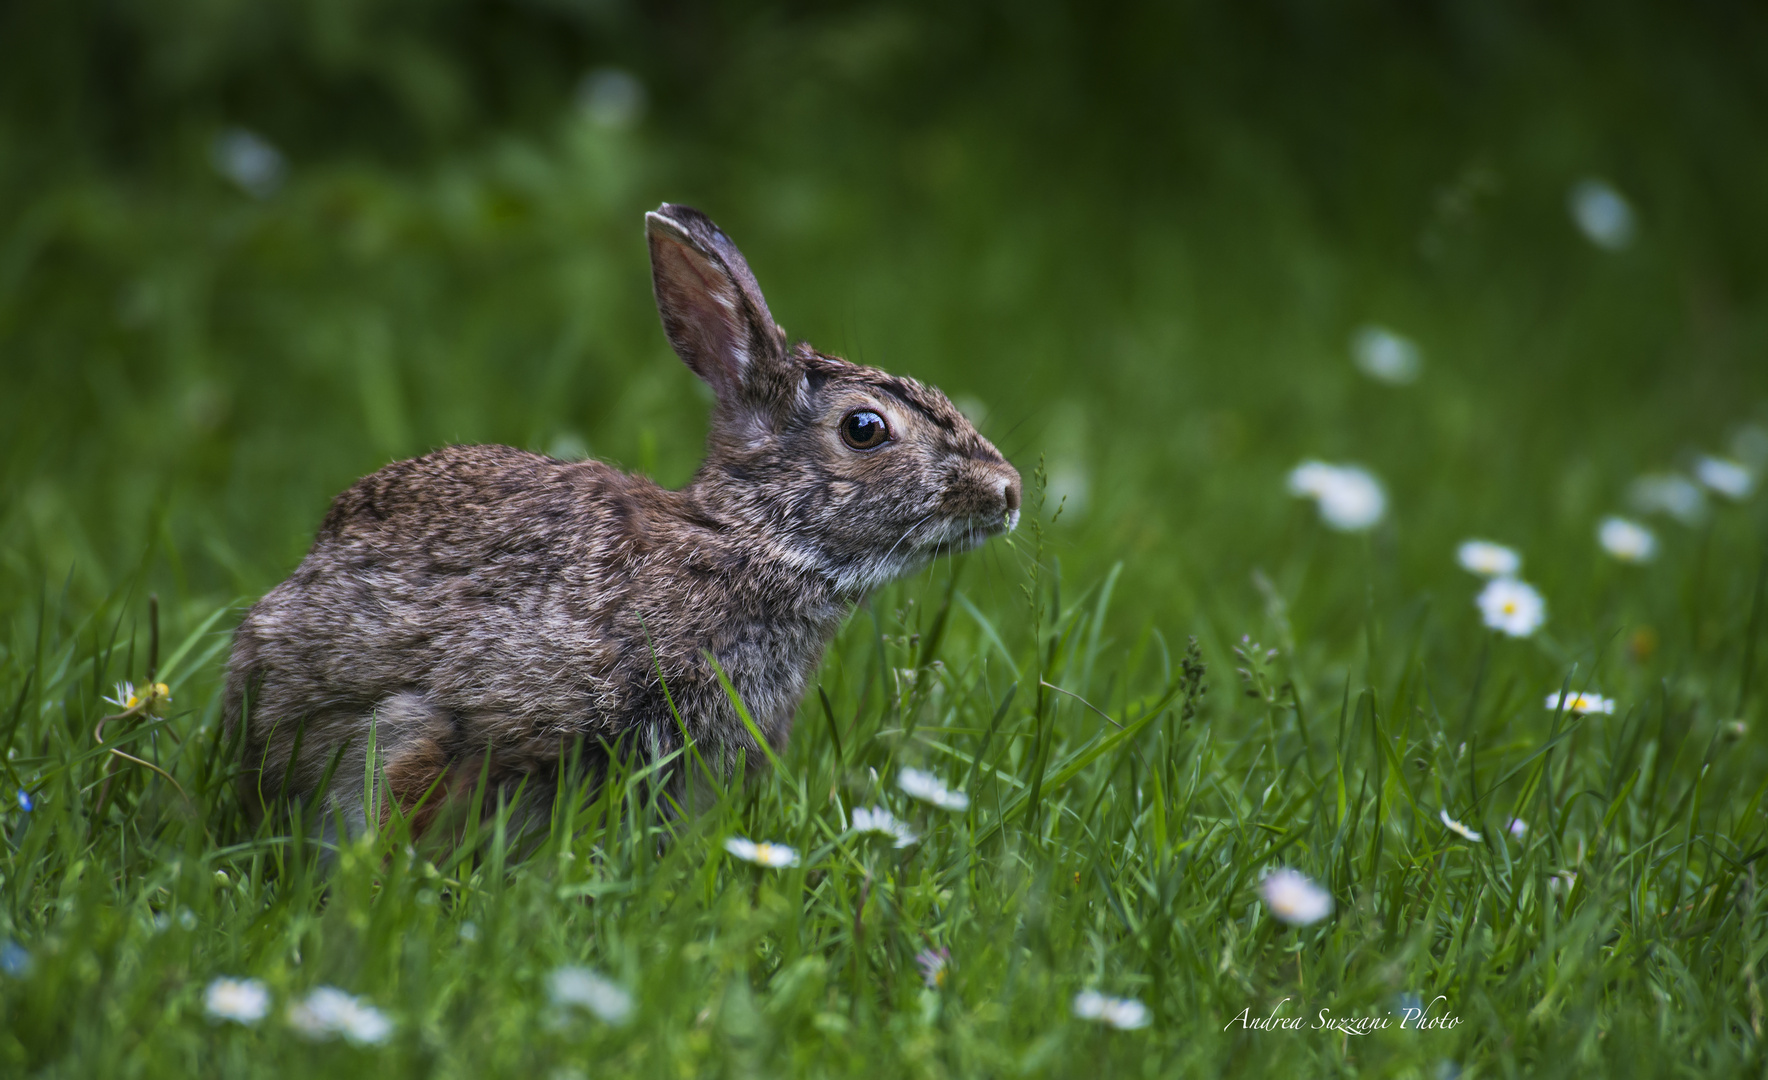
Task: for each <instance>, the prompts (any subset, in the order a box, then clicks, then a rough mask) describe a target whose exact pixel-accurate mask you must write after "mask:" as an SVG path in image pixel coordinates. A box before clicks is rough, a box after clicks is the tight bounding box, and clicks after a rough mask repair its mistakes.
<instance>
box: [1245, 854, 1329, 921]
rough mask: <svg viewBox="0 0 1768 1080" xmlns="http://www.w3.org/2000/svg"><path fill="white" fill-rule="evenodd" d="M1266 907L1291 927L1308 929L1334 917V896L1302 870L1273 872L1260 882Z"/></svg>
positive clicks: (1285, 868)
mask: <svg viewBox="0 0 1768 1080" xmlns="http://www.w3.org/2000/svg"><path fill="white" fill-rule="evenodd" d="M1259 892H1261V893H1262V894H1263V895H1264V898H1265V906H1266V907H1268V908H1270V909H1271V914H1272V915H1275V916H1276V917H1277V918H1278V919H1280V920H1282V921H1283V922H1286V923H1288V924H1289V925H1291V926H1307V925H1308V924H1309V923H1317V922H1319V921H1320V920H1321V919H1324V918H1325V917H1326V916H1328V915H1330V914H1332V894H1331V893H1329V892H1327V891H1326V890H1325V889H1322V888H1321V887H1320V886H1319V885H1317V884H1315V883H1314V880H1313V879H1312V878H1310V877H1308V876H1307V875H1306V874H1304V873H1302V872H1301V871H1300V870H1291V869H1289V868H1288V867H1284V868H1282V869H1280V870H1273V871H1271V872H1270V873H1269V874H1266V875H1265V879H1264V880H1263V881H1261V882H1259Z"/></svg>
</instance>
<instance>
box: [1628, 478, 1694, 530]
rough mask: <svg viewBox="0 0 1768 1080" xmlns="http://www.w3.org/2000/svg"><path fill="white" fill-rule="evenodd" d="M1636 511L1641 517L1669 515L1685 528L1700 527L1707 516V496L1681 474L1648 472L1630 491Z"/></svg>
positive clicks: (1635, 481)
mask: <svg viewBox="0 0 1768 1080" xmlns="http://www.w3.org/2000/svg"><path fill="white" fill-rule="evenodd" d="M1627 498H1628V500H1629V501H1630V502H1631V503H1632V504H1633V509H1635V510H1637V511H1639V512H1640V513H1641V514H1668V515H1670V516H1671V517H1673V518H1675V519H1676V520H1677V521H1680V522H1681V523H1682V524H1684V525H1699V524H1700V523H1701V522H1702V521H1703V520H1705V519H1706V516H1707V495H1706V492H1704V491H1702V490H1701V489H1700V486H1699V485H1698V484H1696V483H1695V482H1694V481H1692V480H1690V479H1689V478H1688V477H1686V476H1683V475H1681V474H1680V473H1648V474H1646V475H1645V476H1641V477H1639V478H1638V479H1637V480H1634V481H1633V484H1632V486H1631V487H1629V488H1628V489H1627Z"/></svg>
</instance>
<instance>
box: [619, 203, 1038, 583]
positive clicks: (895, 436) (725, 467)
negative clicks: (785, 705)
mask: <svg viewBox="0 0 1768 1080" xmlns="http://www.w3.org/2000/svg"><path fill="white" fill-rule="evenodd" d="M645 222H646V234H647V236H648V239H649V241H650V249H651V271H652V281H653V284H654V286H655V289H656V295H657V309H658V311H659V313H660V314H661V315H662V318H663V328H664V332H665V333H666V334H667V335H668V337H669V342H670V344H671V345H672V346H673V347H674V349H675V351H676V353H678V354H679V355H680V356H681V358H682V360H683V361H684V362H686V364H687V365H688V367H689V368H691V369H692V370H693V371H694V373H695V374H697V375H699V376H700V378H702V379H704V380H705V381H706V382H707V383H708V384H709V385H710V386H711V387H712V390H713V393H714V394H715V396H716V398H717V404H716V405H715V407H714V409H713V415H712V424H711V432H710V434H709V436H708V439H707V455H706V462H705V464H704V465H703V466H702V467H701V469H700V471H699V473H698V474H697V475H696V476H695V478H694V481H693V482H692V484H691V485H690V489H691V490H692V491H693V492H694V494H695V495H696V496H697V497H698V499H699V500H700V502H701V504H702V506H703V507H705V508H706V510H707V512H709V513H711V514H714V515H715V516H718V517H719V518H721V519H722V520H724V521H725V522H726V523H727V524H729V525H731V526H733V527H740V528H745V529H752V530H757V531H761V532H765V533H766V534H767V535H768V539H769V540H770V541H771V544H770V546H771V547H772V548H773V549H774V550H777V551H784V552H787V553H789V557H792V558H794V559H797V560H801V565H802V566H803V568H805V569H809V570H813V571H815V572H818V573H820V574H822V575H823V576H824V577H826V578H827V579H828V580H830V581H831V582H832V583H833V584H834V586H835V587H836V589H837V590H838V591H839V592H841V593H843V594H845V595H848V596H858V595H859V594H862V593H864V592H865V591H866V590H867V589H870V588H873V587H875V586H877V585H880V584H883V583H884V582H886V581H889V580H891V579H893V578H895V577H898V576H900V575H902V574H904V573H906V572H908V571H910V570H911V569H913V568H914V567H915V566H917V565H919V564H920V563H922V562H924V561H926V560H927V559H929V558H932V557H933V556H936V555H939V554H944V553H946V552H951V551H961V550H964V549H967V548H970V547H974V546H975V545H977V544H979V543H981V542H982V541H983V540H984V539H986V538H987V537H988V536H990V535H992V534H994V533H998V532H1002V531H1005V530H1008V529H1011V528H1013V527H1014V526H1015V525H1016V524H1017V523H1018V520H1019V503H1020V481H1019V474H1018V472H1017V471H1015V470H1014V468H1013V466H1011V465H1009V464H1008V463H1007V460H1006V459H1005V458H1003V457H1002V456H1001V454H1000V452H999V451H997V450H996V449H995V448H994V447H993V446H992V445H990V443H989V442H988V440H987V439H985V438H983V437H982V435H981V434H979V433H978V432H977V430H976V428H975V427H974V426H973V425H972V424H971V423H970V421H969V420H967V419H965V417H964V416H963V414H961V413H960V412H958V410H957V409H956V408H954V407H953V406H952V404H951V402H950V401H947V400H946V398H945V395H944V394H941V393H940V392H939V391H938V390H936V389H934V388H932V387H930V386H924V385H922V384H920V383H918V382H916V381H914V380H913V379H907V378H902V377H900V376H896V375H891V374H889V373H887V372H883V371H879V370H878V369H876V368H870V367H865V366H863V365H860V364H854V363H849V362H848V361H846V360H843V359H841V358H839V357H835V356H829V355H827V354H824V353H821V352H818V351H817V350H816V349H814V348H812V347H811V346H810V345H808V344H805V343H802V342H800V343H796V344H794V343H791V342H789V341H788V339H787V337H786V334H785V331H784V330H782V329H781V328H780V327H779V326H778V325H777V324H776V323H775V322H774V321H773V315H772V314H771V313H770V312H769V311H768V307H767V301H766V300H765V299H764V298H763V297H762V295H761V289H760V287H759V286H757V285H756V283H755V277H754V275H753V274H752V273H750V270H749V266H748V264H747V263H746V262H745V261H744V259H743V256H742V254H741V253H740V252H738V251H737V248H736V246H735V245H734V244H732V243H731V241H730V239H729V238H728V237H727V236H725V235H724V233H723V232H721V231H719V229H718V226H716V225H714V224H713V223H712V221H711V220H710V219H709V218H707V217H706V216H705V215H704V214H701V213H700V212H699V211H697V210H694V209H691V208H689V207H685V206H674V205H670V204H668V203H665V204H664V205H663V206H661V207H659V208H658V209H657V210H656V211H654V212H652V213H650V214H647V215H646V218H645Z"/></svg>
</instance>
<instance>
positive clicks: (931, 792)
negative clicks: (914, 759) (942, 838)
mask: <svg viewBox="0 0 1768 1080" xmlns="http://www.w3.org/2000/svg"><path fill="white" fill-rule="evenodd" d="M896 786H897V787H899V788H901V789H902V790H903V794H905V795H907V796H908V797H909V798H911V799H919V800H921V801H922V802H925V803H932V804H933V805H934V806H937V807H939V808H940V809H941V810H967V809H969V808H970V796H968V795H966V794H964V793H963V792H961V791H953V790H952V789H951V788H948V787H946V786H945V781H944V780H941V779H940V778H939V777H937V776H934V775H933V774H932V773H930V772H923V771H921V770H920V769H904V770H902V771H901V772H900V773H897V774H896Z"/></svg>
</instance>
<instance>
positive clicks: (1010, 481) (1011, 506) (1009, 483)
mask: <svg viewBox="0 0 1768 1080" xmlns="http://www.w3.org/2000/svg"><path fill="white" fill-rule="evenodd" d="M1001 498H1002V499H1004V500H1006V503H1007V512H1008V513H1012V512H1013V511H1015V510H1018V509H1019V474H1018V473H1014V474H1013V475H1012V476H1011V477H1009V478H1005V479H1003V480H1002V481H1001Z"/></svg>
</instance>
